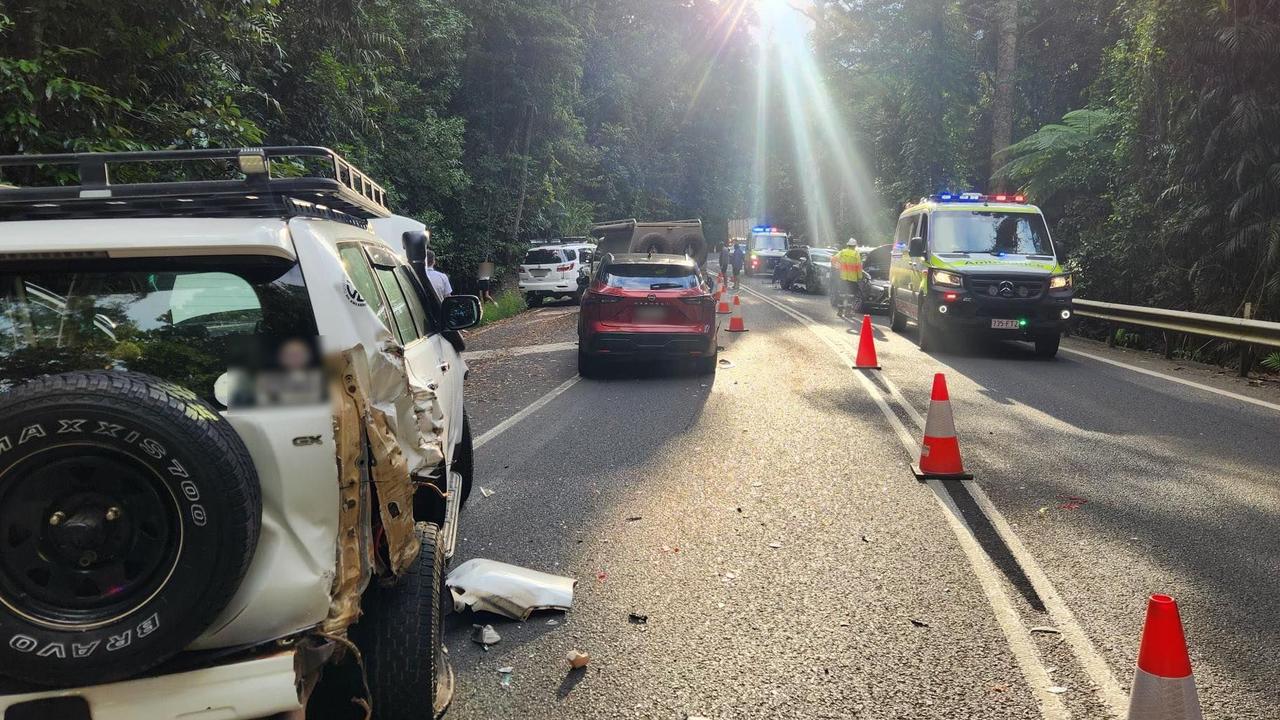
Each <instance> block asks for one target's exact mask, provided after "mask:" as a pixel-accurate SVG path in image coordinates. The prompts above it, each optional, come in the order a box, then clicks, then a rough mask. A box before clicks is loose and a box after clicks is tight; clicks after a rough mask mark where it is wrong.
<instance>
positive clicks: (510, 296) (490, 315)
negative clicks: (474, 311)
mask: <svg viewBox="0 0 1280 720" xmlns="http://www.w3.org/2000/svg"><path fill="white" fill-rule="evenodd" d="M526 307H528V306H527V305H526V304H525V301H524V294H523V293H521V292H520V291H519V290H515V289H511V290H506V291H503V292H500V293H498V294H497V295H494V296H493V302H492V303H488V302H487V303H485V304H484V318H483V319H482V320H481V321H480V324H481V325H488V324H490V323H495V322H498V321H499V320H505V319H506V318H509V317H511V316H513V315H519V314H520V313H522V312H524V311H525V308H526Z"/></svg>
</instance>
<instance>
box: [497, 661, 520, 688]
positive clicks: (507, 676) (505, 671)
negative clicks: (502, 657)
mask: <svg viewBox="0 0 1280 720" xmlns="http://www.w3.org/2000/svg"><path fill="white" fill-rule="evenodd" d="M515 671H516V669H515V668H513V667H511V666H510V665H507V666H505V667H500V668H498V674H499V675H500V676H501V677H499V678H498V684H499V685H501V686H502V687H504V688H507V689H510V688H511V673H513V672H515Z"/></svg>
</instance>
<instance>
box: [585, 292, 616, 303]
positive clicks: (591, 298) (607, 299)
mask: <svg viewBox="0 0 1280 720" xmlns="http://www.w3.org/2000/svg"><path fill="white" fill-rule="evenodd" d="M616 302H622V298H620V297H618V296H617V295H602V294H600V293H597V292H589V293H587V294H586V295H584V296H583V298H582V304H583V305H606V304H608V303H616Z"/></svg>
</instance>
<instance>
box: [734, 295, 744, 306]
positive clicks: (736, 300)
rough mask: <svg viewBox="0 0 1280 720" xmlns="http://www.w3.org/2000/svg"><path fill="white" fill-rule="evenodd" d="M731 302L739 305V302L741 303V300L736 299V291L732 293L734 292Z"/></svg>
mask: <svg viewBox="0 0 1280 720" xmlns="http://www.w3.org/2000/svg"><path fill="white" fill-rule="evenodd" d="M733 304H734V305H741V304H742V301H741V300H739V299H738V293H734V294H733Z"/></svg>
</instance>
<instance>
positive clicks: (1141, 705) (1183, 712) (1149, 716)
mask: <svg viewBox="0 0 1280 720" xmlns="http://www.w3.org/2000/svg"><path fill="white" fill-rule="evenodd" d="M1203 718H1204V715H1202V714H1201V713H1200V696H1199V695H1197V694H1196V681H1195V679H1194V678H1193V677H1192V676H1190V675H1188V676H1186V677H1184V678H1163V677H1160V676H1158V675H1152V674H1151V673H1149V672H1147V671H1146V670H1143V669H1142V668H1136V669H1135V670H1134V673H1133V691H1132V692H1131V693H1130V695H1129V715H1128V720H1203Z"/></svg>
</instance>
